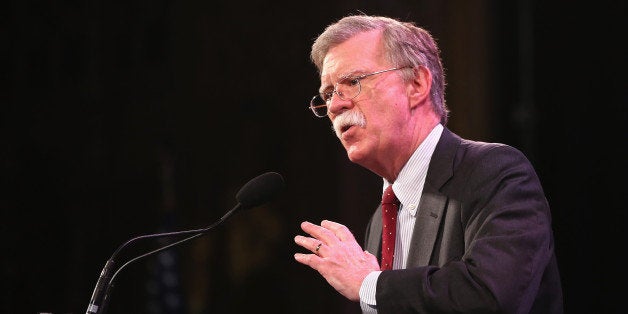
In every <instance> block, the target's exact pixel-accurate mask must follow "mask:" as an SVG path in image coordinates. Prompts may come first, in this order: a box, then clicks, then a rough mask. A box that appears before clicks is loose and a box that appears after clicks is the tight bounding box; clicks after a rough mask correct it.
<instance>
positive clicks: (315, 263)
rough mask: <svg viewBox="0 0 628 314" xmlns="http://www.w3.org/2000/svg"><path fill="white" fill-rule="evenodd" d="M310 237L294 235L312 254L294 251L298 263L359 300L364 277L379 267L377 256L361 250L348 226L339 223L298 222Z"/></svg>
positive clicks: (340, 291)
mask: <svg viewBox="0 0 628 314" xmlns="http://www.w3.org/2000/svg"><path fill="white" fill-rule="evenodd" d="M301 229H303V231H305V232H306V233H307V234H309V235H310V236H311V237H305V236H300V235H298V236H296V237H295V238H294V242H296V244H298V245H300V246H302V247H303V248H305V249H307V250H309V251H311V252H312V253H313V254H302V253H296V254H294V259H296V260H297V262H299V263H301V264H305V265H308V266H310V267H311V268H313V269H315V270H317V271H318V272H319V273H320V274H321V275H323V277H324V278H325V280H327V282H328V283H329V284H330V285H331V286H332V287H334V289H336V291H338V292H339V293H340V294H342V295H343V296H345V297H346V298H348V299H349V300H352V301H359V300H360V295H359V293H360V286H361V285H362V281H364V278H365V277H366V276H367V275H368V274H369V273H371V272H373V271H378V270H380V267H379V263H378V262H377V258H376V257H375V256H374V255H373V254H371V253H369V252H367V251H363V250H362V247H360V245H359V244H358V243H357V242H356V240H355V237H354V236H353V234H352V233H351V231H349V229H348V228H347V227H346V226H344V225H341V224H339V223H336V222H333V221H329V220H323V221H322V222H321V225H320V226H318V225H315V224H312V223H310V222H307V221H305V222H303V223H301Z"/></svg>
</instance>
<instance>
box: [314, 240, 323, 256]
mask: <svg viewBox="0 0 628 314" xmlns="http://www.w3.org/2000/svg"><path fill="white" fill-rule="evenodd" d="M322 245H323V243H322V242H321V243H319V244H318V245H317V246H316V250H315V251H316V254H318V250H320V249H321V246H322Z"/></svg>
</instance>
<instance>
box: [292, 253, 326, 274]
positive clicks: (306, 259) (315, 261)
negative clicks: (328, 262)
mask: <svg viewBox="0 0 628 314" xmlns="http://www.w3.org/2000/svg"><path fill="white" fill-rule="evenodd" d="M294 259H295V260H296V261H297V262H299V263H301V264H303V265H307V266H310V267H312V268H313V269H315V270H318V267H319V265H320V260H321V258H320V257H318V256H316V255H314V254H303V253H295V254H294Z"/></svg>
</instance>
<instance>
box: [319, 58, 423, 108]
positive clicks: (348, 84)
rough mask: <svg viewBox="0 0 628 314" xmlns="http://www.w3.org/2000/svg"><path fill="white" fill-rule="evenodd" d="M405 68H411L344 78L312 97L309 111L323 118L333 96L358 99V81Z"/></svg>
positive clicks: (343, 98) (359, 89)
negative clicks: (330, 88) (332, 87)
mask: <svg viewBox="0 0 628 314" xmlns="http://www.w3.org/2000/svg"><path fill="white" fill-rule="evenodd" d="M405 68H411V66H405V67H397V68H392V69H387V70H381V71H377V72H373V73H368V74H362V75H359V76H355V77H351V76H349V77H345V78H343V79H341V80H340V81H338V82H337V83H336V85H335V86H334V89H333V90H330V91H325V92H322V93H320V94H318V95H316V96H314V97H312V100H310V110H312V112H313V113H314V115H315V116H317V117H319V118H324V117H326V116H327V113H328V112H327V108H328V107H329V104H330V103H331V100H332V97H333V96H334V94H336V95H338V98H340V99H342V100H351V99H354V98H356V97H358V95H360V91H362V86H361V85H360V81H361V80H362V79H364V78H367V77H369V76H373V75H375V74H380V73H385V72H389V71H395V70H402V69H405Z"/></svg>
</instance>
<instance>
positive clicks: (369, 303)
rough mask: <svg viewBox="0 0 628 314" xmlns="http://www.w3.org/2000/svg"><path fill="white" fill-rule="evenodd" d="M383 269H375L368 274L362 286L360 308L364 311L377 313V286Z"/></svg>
mask: <svg viewBox="0 0 628 314" xmlns="http://www.w3.org/2000/svg"><path fill="white" fill-rule="evenodd" d="M381 273H382V272H381V271H374V272H371V273H370V274H368V275H367V276H366V277H365V278H364V281H362V285H361V286H360V308H362V313H365V314H366V313H369V314H370V313H372V314H376V313H377V301H376V299H375V289H376V288H377V278H379V274H381Z"/></svg>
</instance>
